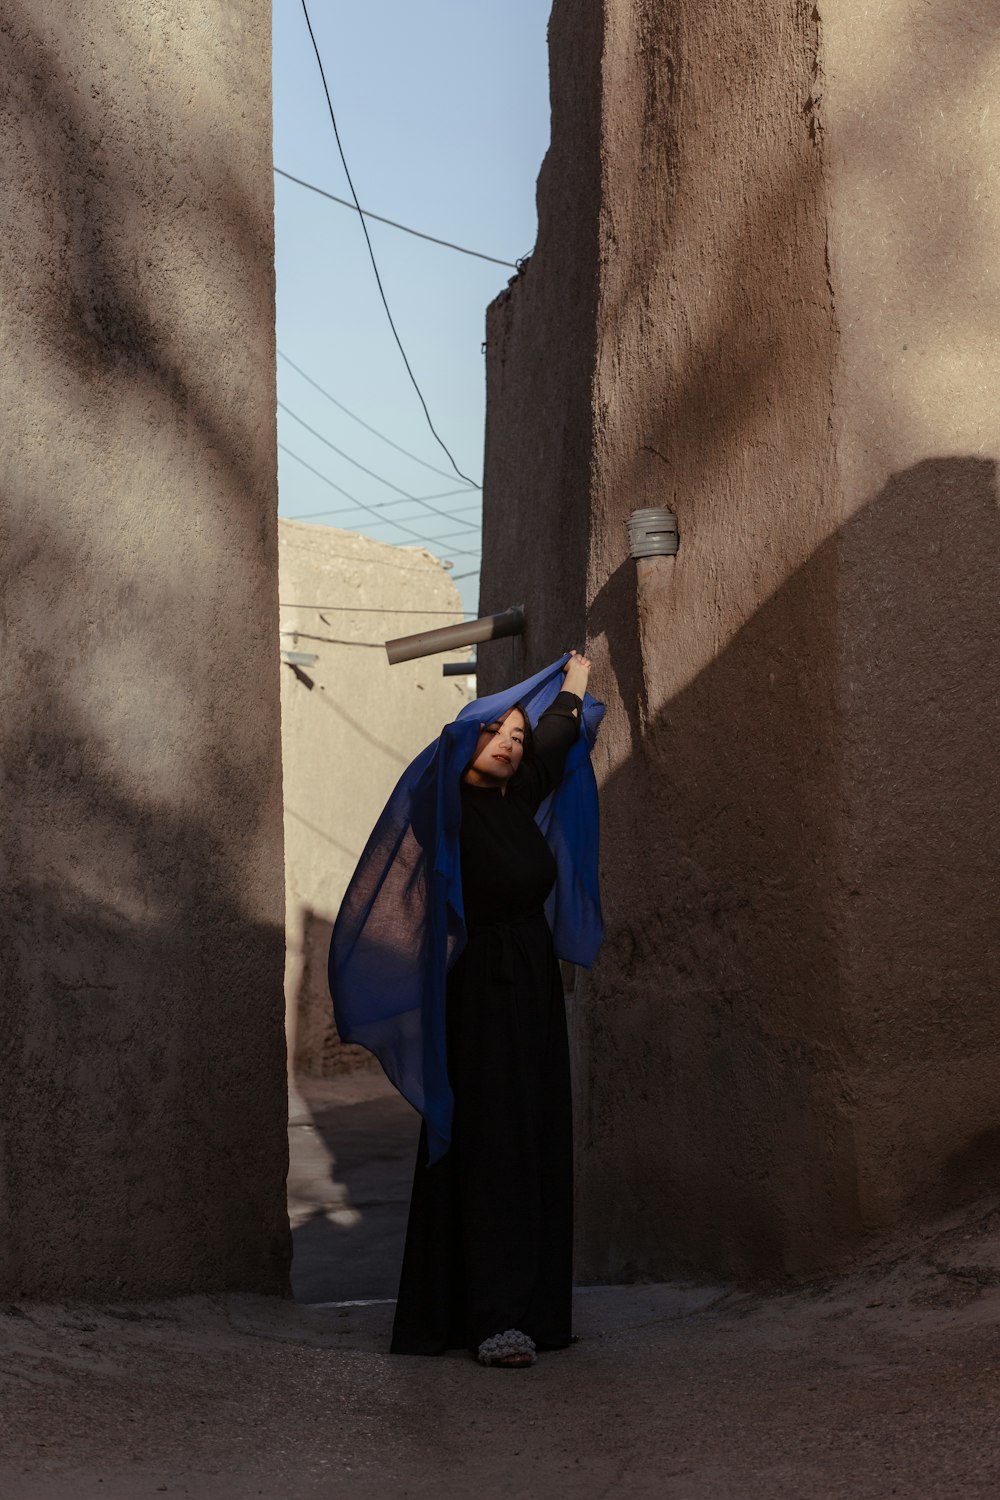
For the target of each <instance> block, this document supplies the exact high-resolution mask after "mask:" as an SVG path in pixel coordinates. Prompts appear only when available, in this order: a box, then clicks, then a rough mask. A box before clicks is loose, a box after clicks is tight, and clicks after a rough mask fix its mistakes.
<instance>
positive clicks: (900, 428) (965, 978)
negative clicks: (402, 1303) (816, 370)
mask: <svg viewBox="0 0 1000 1500" xmlns="http://www.w3.org/2000/svg"><path fill="white" fill-rule="evenodd" d="M823 63H824V75H825V76H824V99H823V121H824V130H825V150H824V154H825V158H826V162H827V183H828V194H829V202H830V266H831V276H832V280H833V285H834V290H835V294H836V312H837V321H838V325H839V327H840V331H841V332H840V353H839V359H838V364H837V371H836V385H835V399H834V420H835V423H836V443H837V464H838V483H839V486H840V491H841V495H842V503H843V507H844V509H845V512H846V513H847V514H848V515H849V520H848V521H847V523H846V524H845V525H844V526H843V528H842V530H841V532H840V534H839V537H838V560H839V616H840V637H841V646H840V650H841V662H842V665H841V692H842V695H843V702H844V725H845V736H844V745H843V775H844V785H845V798H846V806H847V812H848V816H849V819H850V825H849V836H848V841H847V844H846V849H845V859H844V882H845V887H844V888H845V902H846V909H847V911H848V913H849V921H848V922H847V924H846V926H845V944H844V947H843V951H842V965H843V975H844V985H845V993H846V994H847V995H848V996H849V1000H850V1027H851V1033H852V1037H853V1040H854V1051H853V1057H854V1066H855V1067H856V1075H855V1077H854V1078H853V1079H852V1089H853V1090H854V1093H855V1095H856V1098H857V1101H858V1108H857V1122H856V1132H857V1138H858V1160H859V1194H860V1199H861V1203H862V1208H863V1211H864V1214H865V1218H866V1220H867V1221H869V1222H872V1223H876V1224H878V1223H885V1222H887V1221H888V1222H893V1221H895V1220H897V1219H900V1218H904V1219H905V1218H907V1217H911V1216H913V1215H914V1214H918V1213H920V1212H924V1211H928V1210H930V1211H933V1210H935V1209H938V1208H943V1207H946V1206H947V1205H948V1204H949V1203H952V1202H954V1201H956V1200H958V1199H961V1198H963V1197H968V1196H969V1195H970V1194H974V1193H977V1192H982V1191H989V1192H993V1191H995V1189H996V1163H997V1146H998V1142H1000V1044H998V1039H997V1031H996V1007H997V993H998V988H1000V871H998V860H997V850H998V849H1000V799H998V797H997V780H998V769H1000V748H998V747H1000V612H998V610H997V578H998V576H1000V508H998V501H1000V495H998V486H997V461H998V458H1000V414H998V410H997V399H996V395H997V390H998V389H1000V345H998V341H997V318H998V313H1000V258H998V254H997V245H998V243H1000V183H998V179H997V171H996V163H997V159H998V156H1000V109H998V97H997V80H998V78H1000V10H998V8H997V6H996V5H995V4H993V3H992V0H962V3H959V0H931V3H929V4H924V3H917V0H891V3H889V4H887V5H884V6H879V7H866V6H862V5H860V4H859V5H853V4H847V3H846V0H840V3H838V4H836V5H833V6H824V7H823Z"/></svg>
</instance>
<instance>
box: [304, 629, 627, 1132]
mask: <svg viewBox="0 0 1000 1500" xmlns="http://www.w3.org/2000/svg"><path fill="white" fill-rule="evenodd" d="M567 660H568V655H567V656H564V657H561V658H560V660H559V661H557V662H554V663H553V664H552V665H551V666H549V667H546V668H544V670H543V671H541V672H538V673H537V674H536V675H535V676H534V677H529V678H528V680H527V681H526V682H520V683H518V684H517V686H516V687H511V688H508V689H507V690H506V691H505V692H502V693H494V694H492V695H491V696H489V697H486V698H477V699H476V700H475V702H473V703H469V704H467V705H466V707H465V708H463V709H462V711H461V713H460V714H459V715H458V718H457V719H455V720H454V721H453V722H452V723H451V724H448V725H446V726H445V728H444V730H443V731H442V732H441V734H440V735H439V737H438V738H437V739H436V740H435V741H434V743H433V744H431V745H428V746H427V749H426V750H424V751H422V752H421V754H420V755H418V756H417V758H416V760H414V761H413V762H412V763H411V764H410V765H409V766H408V767H407V769H406V770H405V771H404V772H403V774H402V776H401V777H400V779H399V781H398V783H397V785H396V788H395V791H394V792H393V793H392V796H391V797H390V798H389V801H388V802H387V803H386V806H385V809H384V811H383V812H382V815H381V817H380V818H379V820H378V822H377V823H376V825H375V828H374V830H373V832H372V835H371V837H370V838H369V840H368V843H367V844H366V846H365V850H364V853H363V854H362V856H361V859H360V861H359V862H358V867H357V869H356V870H355V872H354V875H353V877H352V879H351V883H350V885H349V886H348V888H347V892H346V894H345V896H344V899H343V901H342V903H341V907H340V912H339V914H338V916H337V920H336V923H335V925H334V929H333V939H332V942H331V944H330V993H331V995H332V996H333V1009H334V1015H335V1017H336V1022H337V1030H338V1032H339V1033H340V1036H341V1038H342V1039H343V1040H344V1041H345V1042H358V1043H360V1045H361V1046H362V1047H366V1048H367V1049H368V1051H369V1052H373V1053H374V1054H375V1056H376V1057H377V1058H378V1059H379V1062H380V1063H381V1064H382V1066H383V1068H384V1069H385V1071H386V1073H387V1075H388V1077H389V1078H390V1079H391V1080H392V1082H393V1083H394V1084H395V1085H396V1087H397V1089H398V1090H399V1092H400V1093H401V1094H402V1095H403V1097H404V1098H406V1099H408V1100H409V1102H410V1103H411V1104H412V1105H413V1107H414V1108H415V1109H417V1110H419V1112H420V1113H421V1114H422V1115H423V1117H424V1119H425V1121H426V1123H427V1133H428V1144H429V1152H430V1160H431V1161H432V1162H433V1161H436V1160H437V1159H438V1158H439V1157H441V1156H442V1155H443V1154H444V1152H445V1151H446V1150H447V1149H448V1145H449V1143H450V1140H451V1118H452V1102H453V1101H452V1092H451V1085H450V1084H449V1082H448V1069H447V1064H446V1058H445V984H446V979H447V972H448V969H449V967H450V966H451V964H452V963H453V962H454V961H455V959H456V958H457V957H458V955H459V953H460V952H461V950H462V948H463V947H464V945H465V936H466V934H465V918H464V907H463V902H462V875H461V868H460V864H459V831H460V828H461V822H462V804H461V793H460V785H461V778H462V772H463V771H464V770H465V768H466V766H467V765H468V764H469V761H470V760H471V759H472V757H473V755H474V753H475V748H476V741H477V740H478V738H479V731H480V728H481V727H482V725H484V724H490V723H492V722H493V720H494V719H496V718H498V717H499V716H501V715H502V714H504V713H506V712H507V710H508V709H510V708H513V706H514V704H515V703H519V704H521V706H522V707H523V708H524V710H525V712H526V713H527V715H528V718H529V719H530V721H531V723H532V724H533V725H534V724H536V723H537V722H538V719H539V717H540V715H541V714H543V713H544V712H545V710H546V708H548V706H549V704H550V703H551V702H552V700H553V699H554V698H555V696H556V694H557V693H558V692H560V691H561V689H562V684H563V671H562V668H563V666H564V664H565V662H566V661H567ZM603 716H604V705H603V704H602V703H598V702H597V701H596V700H595V699H593V698H591V697H590V695H589V694H588V695H587V696H586V697H585V698H584V702H583V713H582V716H581V718H582V728H581V733H580V734H579V736H578V737H577V739H576V741H575V742H574V744H573V746H572V748H571V749H570V751H569V755H568V757H567V760H566V769H565V772H564V775H563V779H562V782H561V783H560V785H559V787H558V788H557V789H556V791H555V792H553V793H552V795H551V796H549V797H548V798H546V800H545V802H543V803H542V806H541V807H540V808H539V810H538V813H537V816H536V821H537V822H538V825H539V827H540V828H541V830H542V832H543V833H544V835H545V837H546V839H547V841H548V843H549V847H550V848H551V850H552V852H553V854H554V855H555V859H556V865H557V867H558V876H557V879H556V884H555V886H554V888H553V891H552V894H551V896H550V897H549V900H548V903H547V905H546V916H547V918H548V921H549V926H550V927H551V929H552V936H553V941H554V944H555V950H556V954H557V956H558V957H559V958H564V959H567V960H569V961H570V962H571V963H575V964H581V965H583V966H584V967H586V968H589V966H590V965H591V964H592V963H593V961H594V959H595V958H596V956H597V952H598V949H599V948H600V946H601V940H602V938H603V936H604V928H603V924H602V920H601V903H600V894H599V890H598V882H597V853H598V811H597V782H596V780H595V777H594V771H593V767H592V766H591V762H590V751H591V749H592V747H593V744H594V740H595V738H596V735H597V727H598V725H599V724H600V722H601V719H602V718H603Z"/></svg>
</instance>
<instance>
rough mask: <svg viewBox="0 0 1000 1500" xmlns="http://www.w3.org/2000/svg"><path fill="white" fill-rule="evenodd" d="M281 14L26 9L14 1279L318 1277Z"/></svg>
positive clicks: (17, 313)
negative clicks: (285, 693)
mask: <svg viewBox="0 0 1000 1500" xmlns="http://www.w3.org/2000/svg"><path fill="white" fill-rule="evenodd" d="M269 36H270V9H269V7H267V6H265V5H263V4H256V3H253V0H251V3H250V4H248V5H243V6H240V7H234V6H232V5H228V4H223V3H219V0H190V3H184V4H182V5H180V6H175V7H171V8H167V9H165V8H163V7H156V6H153V7H150V6H141V7H138V8H136V7H134V6H128V5H125V4H118V3H107V4H104V5H101V6H98V7H96V8H95V7H94V6H87V5H82V4H79V3H76V0H70V3H68V4H66V5H63V6H60V7H55V8H53V7H51V6H44V5H42V4H39V3H36V0H12V3H11V4H9V5H7V6H6V7H5V10H4V15H3V18H2V21H0V46H2V55H3V67H4V77H5V80H6V87H5V91H4V96H3V103H2V106H0V108H2V110H3V117H4V118H3V124H4V138H5V140H6V141H7V143H8V149H7V153H6V163H5V171H4V174H3V178H4V180H3V188H2V192H3V229H2V231H0V232H2V234H3V239H4V264H5V296H4V305H3V310H2V313H0V342H2V350H3V358H2V360H0V369H2V376H0V378H2V380H3V383H4V394H3V399H4V411H5V417H6V420H5V422H4V431H3V437H2V439H0V448H2V468H0V474H2V480H0V550H2V556H3V564H4V582H3V591H2V595H0V623H2V632H3V653H2V658H0V677H2V683H3V702H4V712H3V719H2V728H0V733H2V736H3V751H2V754H3V833H2V865H0V868H2V874H3V892H4V899H3V903H2V915H0V923H2V928H3V931H2V937H0V981H2V989H0V995H2V1004H3V1013H4V1014H3V1027H2V1043H0V1046H2V1056H3V1069H2V1071H3V1079H4V1086H3V1091H2V1102H0V1205H2V1206H0V1286H2V1287H3V1289H4V1291H5V1292H7V1293H8V1294H17V1293H21V1294H24V1295H34V1296H54V1295H58V1296H80V1295H87V1296H90V1295H114V1296H118V1295H126V1294H127V1295H132V1296H138V1295H147V1294H160V1293H173V1292H187V1291H208V1290H221V1289H242V1290H253V1291H282V1290H285V1289H286V1288H287V1266H288V1255H289V1237H288V1224H287V1217H286V1214H285V1206H284V1176H285V1170H286V1148H285V1144H284V1122H285V1112H286V1101H285V1058H284V1040H283V1009H284V1007H283V1000H282V965H283V947H284V944H283V879H282V831H281V762H280V727H279V684H278V647H277V641H278V597H277V535H276V532H277V527H276V501H277V481H276V454H275V408H274V284H273V223H272V188H271V151H270V141H271V123H270V41H269Z"/></svg>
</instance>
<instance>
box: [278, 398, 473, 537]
mask: <svg viewBox="0 0 1000 1500" xmlns="http://www.w3.org/2000/svg"><path fill="white" fill-rule="evenodd" d="M279 404H280V403H279ZM296 420H297V421H301V418H296ZM302 425H303V426H305V425H306V424H305V423H304V422H303V424H302ZM309 431H310V432H312V431H313V429H312V428H311V427H310V429H309ZM316 436H317V437H320V435H319V433H317V434H316ZM320 441H321V442H326V439H325V438H322V437H320ZM278 446H279V447H282V448H283V447H284V445H283V444H279V445H278ZM328 446H330V447H331V448H332V447H333V444H332V443H331V444H329V445H328ZM284 451H285V452H286V453H290V452H291V450H290V449H288V448H284ZM291 456H292V458H298V454H296V453H292V454H291ZM299 463H300V464H303V465H304V467H305V468H307V469H311V470H312V472H313V473H314V474H315V475H317V477H318V478H320V479H322V480H323V482H324V484H328V485H329V486H330V488H331V489H334V490H336V491H337V492H338V494H341V495H347V491H346V490H342V489H341V488H340V485H339V484H334V482H333V480H332V479H327V477H326V475H325V474H320V472H319V470H318V469H313V468H312V465H311V464H307V463H306V462H305V459H302V458H300V459H299ZM347 498H348V500H353V501H354V504H355V506H356V507H357V509H358V510H363V511H366V512H367V513H368V514H369V515H372V516H374V517H375V519H376V520H377V521H379V522H381V521H382V520H383V517H382V516H380V515H379V514H378V511H377V509H376V507H375V506H374V505H367V504H366V503H365V502H364V501H363V500H358V499H357V498H356V497H355V496H354V495H347ZM404 498H405V499H407V500H413V499H416V498H417V497H416V496H414V495H406V496H404ZM428 509H430V510H434V507H433V506H429V507H428ZM436 514H438V515H441V516H444V517H445V519H446V520H448V521H451V520H454V517H453V516H452V515H450V514H449V513H448V512H447V511H443V510H442V511H437V512H436ZM392 524H393V525H394V526H395V527H396V529H397V530H398V531H405V532H406V535H407V536H412V537H414V538H415V539H416V540H417V541H418V542H421V543H422V544H423V545H424V546H425V547H426V546H428V545H429V544H431V543H433V542H434V538H433V537H427V536H424V535H423V534H422V533H421V532H419V531H414V530H413V529H412V528H411V527H409V526H406V525H405V524H404V523H403V522H402V521H393V523H392ZM471 529H476V528H471ZM453 555H454V556H455V557H478V556H479V554H478V552H469V551H456V552H455V553H454V554H453Z"/></svg>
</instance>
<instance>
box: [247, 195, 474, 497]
mask: <svg viewBox="0 0 1000 1500" xmlns="http://www.w3.org/2000/svg"><path fill="white" fill-rule="evenodd" d="M275 170H277V168H275ZM278 356H279V358H281V359H283V360H284V361H285V363H286V364H288V365H291V367H292V369H293V370H295V371H297V372H298V374H299V375H301V376H302V379H303V380H308V382H309V384H310V385H311V386H312V387H313V388H314V389H315V390H317V391H319V393H320V395H321V396H325V397H326V399H327V400H328V401H331V402H332V403H333V405H334V406H335V407H337V409H338V411H342V412H344V413H345V415H346V416H348V417H350V418H351V419H352V420H353V421H355V422H357V423H358V424H359V426H361V427H363V428H364V429H365V431H366V432H371V433H373V434H374V436H375V437H377V438H381V439H382V442H383V443H388V444H389V447H390V448H395V450H396V452H397V453H402V454H403V456H404V457H405V458H412V459H413V462H414V463H417V464H422V465H423V467H424V468H425V469H430V471H431V473H432V474H440V476H441V478H442V479H450V478H451V475H450V474H449V473H447V472H446V470H444V469H436V468H435V467H434V465H433V464H429V463H428V462H427V460H426V459H424V458H418V457H417V455H416V454H415V453H411V452H410V450H409V449H408V448H401V447H400V446H399V444H398V443H394V442H393V440H392V438H390V437H386V435H385V433H384V432H379V430H378V428H377V427H372V426H370V425H369V424H368V423H367V422H365V421H364V420H363V419H362V418H361V417H359V416H358V414H357V412H353V411H351V409H350V408H349V407H347V406H345V405H344V403H343V402H342V401H338V400H337V398H336V396H331V395H330V392H329V391H327V390H324V389H323V387H322V386H321V385H320V383H319V381H318V380H313V378H312V376H311V375H307V374H306V372H305V370H303V368H302V366H301V365H297V364H296V363H295V361H294V359H289V357H288V355H287V354H285V353H284V352H283V351H282V350H281V349H279V350H278ZM472 488H473V489H474V490H481V489H482V485H481V484H474V485H473V486H472ZM455 493H456V494H458V493H460V491H456V492H455ZM428 498H429V499H433V498H434V497H433V496H429V497H428Z"/></svg>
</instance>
